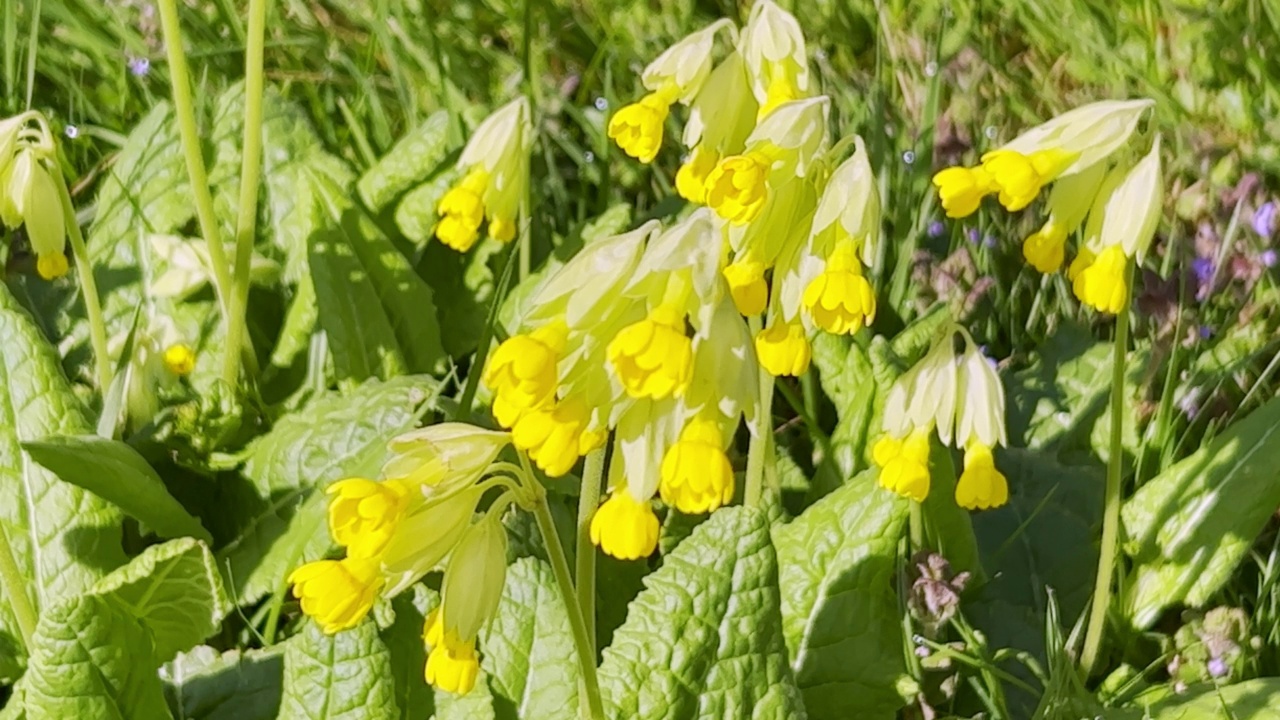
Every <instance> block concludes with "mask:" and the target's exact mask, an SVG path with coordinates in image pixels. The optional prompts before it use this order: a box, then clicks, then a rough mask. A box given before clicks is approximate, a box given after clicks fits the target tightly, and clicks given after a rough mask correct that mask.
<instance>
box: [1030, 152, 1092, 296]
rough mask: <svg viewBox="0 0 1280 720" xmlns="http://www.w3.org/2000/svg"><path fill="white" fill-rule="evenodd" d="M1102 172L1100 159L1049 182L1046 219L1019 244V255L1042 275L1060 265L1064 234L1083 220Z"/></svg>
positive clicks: (1078, 225) (1073, 229)
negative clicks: (1020, 246)
mask: <svg viewBox="0 0 1280 720" xmlns="http://www.w3.org/2000/svg"><path fill="white" fill-rule="evenodd" d="M1105 174H1106V167H1105V163H1101V162H1100V163H1096V164H1095V165H1093V166H1092V167H1089V168H1086V169H1084V170H1082V171H1080V172H1078V173H1075V174H1074V175H1071V176H1068V177H1065V178H1062V179H1061V180H1059V181H1058V182H1056V183H1054V184H1053V189H1052V190H1051V191H1050V192H1049V219H1048V220H1047V221H1045V224H1044V226H1043V227H1041V228H1040V229H1039V230H1037V231H1036V232H1034V233H1032V234H1031V235H1030V236H1028V237H1027V239H1026V241H1024V242H1023V244H1022V254H1023V256H1024V257H1025V258H1026V259H1027V262H1028V263H1030V264H1031V266H1032V267H1034V268H1035V269H1036V270H1038V271H1040V272H1042V273H1046V274H1047V273H1051V272H1057V271H1058V269H1059V268H1061V267H1062V261H1063V259H1064V258H1065V256H1066V244H1067V235H1069V234H1071V233H1073V232H1075V231H1076V229H1077V228H1078V227H1080V224H1081V223H1082V222H1084V219H1085V217H1086V216H1087V215H1088V213H1089V208H1090V207H1091V206H1092V205H1093V199H1094V197H1095V196H1096V195H1097V193H1098V188H1099V187H1100V186H1101V185H1102V180H1103V177H1104V176H1105Z"/></svg>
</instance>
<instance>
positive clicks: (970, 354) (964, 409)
mask: <svg viewBox="0 0 1280 720" xmlns="http://www.w3.org/2000/svg"><path fill="white" fill-rule="evenodd" d="M956 384H957V389H956V396H957V400H958V402H957V404H956V424H955V430H956V431H955V446H956V447H957V448H968V447H970V446H973V445H985V446H987V447H993V446H995V445H997V444H998V445H1004V444H1005V443H1006V442H1007V441H1008V436H1007V432H1006V430H1005V422H1004V385H1003V384H1002V383H1001V382H1000V376H999V375H997V374H996V368H995V365H994V363H992V362H991V361H990V360H988V359H987V357H986V356H985V355H984V354H983V353H982V350H981V349H979V348H978V347H977V346H975V345H974V344H973V343H968V347H967V348H966V349H965V352H964V354H963V355H962V356H961V357H960V361H959V364H958V366H957V368H956Z"/></svg>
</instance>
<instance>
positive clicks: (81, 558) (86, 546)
mask: <svg viewBox="0 0 1280 720" xmlns="http://www.w3.org/2000/svg"><path fill="white" fill-rule="evenodd" d="M0 347H2V348H4V349H3V351H2V352H0V523H2V524H3V526H4V532H5V535H6V536H7V538H8V541H9V547H10V549H11V551H12V553H13V560H14V562H15V564H16V565H17V567H18V570H19V571H20V572H21V573H22V577H23V578H25V579H26V580H27V583H26V585H25V586H24V587H18V588H12V587H11V588H6V592H7V593H12V592H24V593H26V594H27V597H28V598H29V600H30V601H31V604H32V606H33V608H34V609H35V610H36V611H37V612H42V611H47V610H48V609H49V608H52V607H54V606H55V605H56V604H57V602H58V601H59V600H61V599H63V598H67V597H72V596H75V595H78V594H80V593H82V592H84V591H85V590H86V589H87V588H88V587H89V586H91V585H92V584H93V583H94V582H96V581H97V580H98V578H100V577H101V576H102V575H104V574H106V573H107V572H108V571H110V570H112V569H114V568H115V567H117V566H119V565H121V564H123V563H124V559H125V558H124V552H123V550H122V549H121V546H120V515H119V513H118V512H117V511H116V510H115V508H113V507H111V506H110V505H109V504H108V503H107V502H106V501H104V500H102V499H101V498H99V497H96V496H94V495H93V494H92V493H88V492H85V491H84V490H83V489H81V488H78V487H76V486H75V485H72V484H70V483H67V482H63V481H62V480H59V479H58V477H57V476H56V475H54V474H53V473H52V472H50V471H49V470H46V469H45V468H43V467H41V466H40V465H39V464H37V463H36V462H35V461H34V460H33V459H32V458H31V456H30V455H29V454H28V453H27V452H26V451H24V450H23V449H22V443H23V442H30V441H34V440H39V439H41V438H44V437H48V436H50V435H66V434H80V433H88V432H91V431H92V427H93V426H92V424H91V423H90V420H89V417H88V415H87V413H86V412H85V409H84V407H83V406H81V404H80V401H79V400H77V399H76V396H75V395H74V394H73V392H72V390H71V385H70V383H68V382H67V379H66V378H65V377H63V375H62V370H61V367H60V366H59V363H58V358H57V355H56V354H55V353H54V350H53V348H52V347H50V345H49V343H48V342H46V341H45V339H44V337H43V336H42V335H41V334H40V332H39V331H38V330H37V329H36V327H35V325H33V324H32V322H31V320H30V318H29V317H28V316H27V314H26V313H25V312H24V311H22V310H21V309H19V308H18V305H17V302H16V301H15V300H14V299H13V297H12V296H11V295H10V294H9V291H8V290H7V289H6V288H3V287H0ZM4 597H5V600H3V601H2V602H0V630H3V631H4V632H5V633H8V634H9V635H10V636H11V637H14V638H17V637H20V634H19V632H18V626H17V622H16V620H15V619H14V615H13V611H12V609H11V608H10V607H9V603H8V600H7V595H4ZM27 650H28V652H30V651H31V649H30V648H28V649H27Z"/></svg>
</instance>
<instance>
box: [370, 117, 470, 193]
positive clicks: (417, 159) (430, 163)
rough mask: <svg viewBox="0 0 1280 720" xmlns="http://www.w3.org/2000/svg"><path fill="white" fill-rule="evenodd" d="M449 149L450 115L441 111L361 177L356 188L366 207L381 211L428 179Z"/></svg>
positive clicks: (406, 137) (424, 122)
mask: <svg viewBox="0 0 1280 720" xmlns="http://www.w3.org/2000/svg"><path fill="white" fill-rule="evenodd" d="M449 150H450V147H449V114H448V113H447V112H445V111H443V110H440V111H437V112H435V113H432V114H431V116H430V117H428V118H427V119H426V120H424V121H423V122H422V124H421V125H419V126H418V127H416V128H414V129H413V130H410V131H409V132H408V133H406V134H405V135H404V137H402V138H400V140H398V141H397V142H396V144H395V145H394V146H392V148H391V150H390V151H389V152H388V153H387V154H386V155H384V156H382V158H381V159H380V160H378V162H376V163H374V165H373V167H371V168H369V170H368V171H367V172H365V174H364V175H363V176H362V177H361V178H360V183H359V184H358V185H357V187H358V189H359V190H360V197H361V198H362V199H363V200H364V204H365V205H366V206H367V207H368V208H369V209H370V210H373V211H377V210H380V209H382V207H383V206H384V205H386V204H387V203H389V202H391V200H392V199H394V198H395V197H396V196H397V195H399V194H400V193H402V192H404V191H405V190H406V189H407V188H409V187H410V186H412V185H414V184H416V183H418V182H421V181H422V180H425V179H426V178H427V177H428V176H429V175H430V174H431V173H432V171H434V170H435V169H436V168H437V167H438V166H439V165H440V162H441V161H442V160H444V157H445V155H447V154H448V153H449ZM433 209H434V208H433Z"/></svg>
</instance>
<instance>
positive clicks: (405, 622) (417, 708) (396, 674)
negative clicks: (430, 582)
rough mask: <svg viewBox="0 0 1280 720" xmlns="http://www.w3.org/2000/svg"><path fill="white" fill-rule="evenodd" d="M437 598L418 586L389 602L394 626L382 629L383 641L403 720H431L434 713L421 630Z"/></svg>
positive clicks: (436, 603)
mask: <svg viewBox="0 0 1280 720" xmlns="http://www.w3.org/2000/svg"><path fill="white" fill-rule="evenodd" d="M439 604H440V599H439V596H438V595H437V594H436V592H435V591H433V590H428V589H427V588H425V587H423V586H422V585H421V584H417V585H414V586H413V587H412V589H411V591H406V592H403V593H401V594H400V595H398V596H396V597H395V598H394V599H393V600H392V601H391V607H392V609H393V610H394V611H395V615H396V619H395V622H393V623H391V625H390V626H389V627H387V628H385V629H384V630H383V631H382V633H381V635H382V641H383V642H384V643H385V644H386V646H387V652H389V653H390V654H391V675H392V679H393V680H394V682H395V699H396V706H397V707H399V708H400V717H401V718H402V720H420V718H425V717H430V716H431V714H432V712H433V711H434V710H435V689H434V688H432V687H431V686H430V685H428V684H427V679H426V676H425V674H424V673H425V670H426V667H427V652H426V648H425V647H424V646H423V642H422V632H423V626H424V625H425V624H426V617H427V614H428V613H429V612H431V610H432V609H434V608H435V607H436V606H437V605H439Z"/></svg>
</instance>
